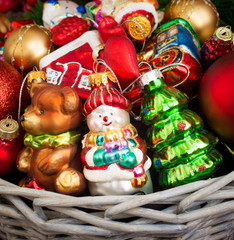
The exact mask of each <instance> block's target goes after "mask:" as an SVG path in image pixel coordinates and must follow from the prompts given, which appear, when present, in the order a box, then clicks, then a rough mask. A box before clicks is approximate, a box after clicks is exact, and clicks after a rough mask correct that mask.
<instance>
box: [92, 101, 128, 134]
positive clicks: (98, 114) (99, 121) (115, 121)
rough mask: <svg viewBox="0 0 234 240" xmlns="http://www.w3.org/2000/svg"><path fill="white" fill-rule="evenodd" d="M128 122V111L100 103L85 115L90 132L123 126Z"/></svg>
mask: <svg viewBox="0 0 234 240" xmlns="http://www.w3.org/2000/svg"><path fill="white" fill-rule="evenodd" d="M129 123H130V116H129V113H128V112H127V111H125V110H123V109H121V108H117V107H111V106H107V105H101V106H99V107H97V108H96V109H94V110H93V111H92V112H91V113H90V114H89V115H88V116H87V125H88V127H89V130H90V131H92V132H105V131H106V130H110V129H114V128H117V127H123V126H125V125H127V124H129Z"/></svg>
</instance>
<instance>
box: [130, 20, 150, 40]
mask: <svg viewBox="0 0 234 240" xmlns="http://www.w3.org/2000/svg"><path fill="white" fill-rule="evenodd" d="M128 20H129V22H128V24H127V29H128V32H129V35H130V36H131V37H132V38H133V39H135V40H144V38H147V37H148V36H149V34H150V32H151V29H152V27H151V24H150V21H149V20H148V18H147V17H145V16H143V15H133V16H131V17H129V18H128Z"/></svg>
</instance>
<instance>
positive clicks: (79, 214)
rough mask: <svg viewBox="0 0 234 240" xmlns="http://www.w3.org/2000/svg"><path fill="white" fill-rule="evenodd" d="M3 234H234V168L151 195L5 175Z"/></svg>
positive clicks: (0, 194)
mask: <svg viewBox="0 0 234 240" xmlns="http://www.w3.org/2000/svg"><path fill="white" fill-rule="evenodd" d="M0 237H1V238H2V239H9V240H11V239H30V240H33V239H53V240H55V239H85V240H89V239H121V240H122V239H181V240H182V239H183V240H184V239H190V240H192V239H212V240H215V239H234V171H233V172H230V173H228V174H227V175H225V176H222V177H218V178H213V179H209V180H203V181H198V182H194V183H190V184H186V185H183V186H179V187H175V188H172V189H169V190H164V191H159V192H155V193H152V194H149V195H134V196H129V195H128V196H105V197H103V196H102V197H101V196H99V197H90V196H84V197H72V196H66V195H62V194H57V193H53V192H49V191H43V190H34V189H26V188H20V187H18V186H16V185H14V184H12V183H10V182H8V181H5V180H2V179H0Z"/></svg>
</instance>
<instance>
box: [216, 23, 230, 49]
mask: <svg viewBox="0 0 234 240" xmlns="http://www.w3.org/2000/svg"><path fill="white" fill-rule="evenodd" d="M214 38H215V40H216V41H220V44H222V45H229V44H231V43H232V40H233V34H232V30H231V26H225V27H219V28H217V30H216V31H215V32H214Z"/></svg>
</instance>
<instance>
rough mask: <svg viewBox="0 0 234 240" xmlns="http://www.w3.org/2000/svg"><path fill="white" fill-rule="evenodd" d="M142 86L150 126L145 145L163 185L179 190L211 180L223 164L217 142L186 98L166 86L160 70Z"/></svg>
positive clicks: (143, 114) (144, 118) (144, 111)
mask: <svg viewBox="0 0 234 240" xmlns="http://www.w3.org/2000/svg"><path fill="white" fill-rule="evenodd" d="M141 84H142V86H143V87H144V92H145V93H144V97H143V100H142V103H141V118H142V121H143V123H145V124H146V125H149V128H148V130H147V133H146V142H147V145H148V147H149V148H150V149H152V150H153V152H154V154H153V163H154V164H153V165H154V167H155V168H156V169H157V170H158V171H159V172H160V176H159V178H160V179H159V182H160V185H162V186H165V187H172V186H178V185H181V184H185V183H189V182H193V181H196V180H199V179H202V178H205V177H208V176H210V175H211V174H212V173H213V172H214V170H216V169H217V167H218V166H219V165H220V164H221V162H222V155H221V154H220V153H219V152H218V151H217V150H216V149H215V145H216V144H217V142H218V139H217V137H215V136H214V135H213V134H211V133H210V132H208V131H206V130H204V129H203V121H202V119H201V118H200V117H199V116H198V115H197V114H196V113H195V112H193V111H190V110H189V109H188V99H187V97H186V95H185V94H183V93H182V92H180V91H179V90H177V89H175V88H173V87H169V86H167V85H166V84H165V83H164V81H163V75H162V74H161V72H160V70H158V69H154V70H152V71H150V72H148V73H146V74H144V75H143V76H142V77H141Z"/></svg>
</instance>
